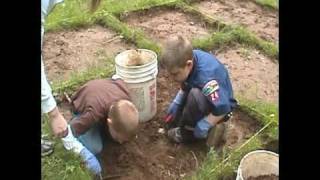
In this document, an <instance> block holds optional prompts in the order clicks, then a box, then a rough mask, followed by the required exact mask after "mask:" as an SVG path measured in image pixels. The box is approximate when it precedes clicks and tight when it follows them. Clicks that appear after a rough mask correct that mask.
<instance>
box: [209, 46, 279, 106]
mask: <svg viewBox="0 0 320 180" xmlns="http://www.w3.org/2000/svg"><path fill="white" fill-rule="evenodd" d="M215 55H216V57H217V58H218V59H219V60H220V61H221V62H222V63H223V64H224V65H225V66H226V68H227V69H228V71H229V75H230V78H231V82H232V88H233V90H234V92H235V94H236V95H241V96H243V97H246V98H247V99H251V100H262V101H264V102H270V103H276V104H277V103H278V97H279V95H278V94H279V64H278V62H276V61H273V60H272V59H270V58H268V57H266V56H264V55H263V54H261V53H260V52H259V51H257V50H254V49H244V48H240V47H235V48H229V49H226V50H223V51H220V52H217V53H216V54H215Z"/></svg>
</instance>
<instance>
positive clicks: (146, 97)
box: [115, 49, 158, 122]
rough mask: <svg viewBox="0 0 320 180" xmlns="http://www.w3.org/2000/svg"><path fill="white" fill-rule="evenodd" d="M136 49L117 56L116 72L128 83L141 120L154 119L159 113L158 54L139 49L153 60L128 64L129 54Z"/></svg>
mask: <svg viewBox="0 0 320 180" xmlns="http://www.w3.org/2000/svg"><path fill="white" fill-rule="evenodd" d="M132 51H135V50H126V51H123V52H121V53H120V54H118V55H117V56H116V57H115V64H116V74H117V75H118V76H119V77H121V79H123V80H124V82H126V83H127V86H128V89H129V93H130V96H131V98H132V101H133V104H135V106H136V107H137V109H138V111H139V117H140V118H139V120H140V122H146V121H149V120H150V119H152V118H153V117H154V116H155V114H156V113H157V99H156V95H157V80H156V79H157V74H158V61H157V54H156V53H155V52H153V51H151V50H147V49H138V51H139V52H141V53H144V54H145V55H148V56H150V58H151V60H150V61H148V62H147V63H146V64H143V65H139V66H127V65H126V62H127V61H128V55H129V54H130V53H132Z"/></svg>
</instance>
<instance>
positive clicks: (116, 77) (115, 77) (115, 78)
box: [111, 74, 121, 80]
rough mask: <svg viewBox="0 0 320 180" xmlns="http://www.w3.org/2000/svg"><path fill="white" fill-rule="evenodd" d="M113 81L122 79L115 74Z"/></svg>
mask: <svg viewBox="0 0 320 180" xmlns="http://www.w3.org/2000/svg"><path fill="white" fill-rule="evenodd" d="M111 79H113V80H117V79H121V77H120V76H119V75H118V74H114V75H113V76H112V77H111Z"/></svg>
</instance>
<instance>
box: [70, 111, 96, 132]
mask: <svg viewBox="0 0 320 180" xmlns="http://www.w3.org/2000/svg"><path fill="white" fill-rule="evenodd" d="M96 119H97V118H96V117H95V115H94V113H93V112H92V111H90V110H88V111H86V112H85V113H82V114H81V115H80V116H78V117H76V119H73V120H72V121H71V122H70V126H71V129H72V131H73V135H74V136H75V137H78V136H80V135H82V134H83V133H85V132H86V131H87V130H89V129H90V128H91V126H92V125H93V124H94V123H95V122H96Z"/></svg>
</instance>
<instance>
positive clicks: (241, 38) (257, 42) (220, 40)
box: [192, 26, 278, 59]
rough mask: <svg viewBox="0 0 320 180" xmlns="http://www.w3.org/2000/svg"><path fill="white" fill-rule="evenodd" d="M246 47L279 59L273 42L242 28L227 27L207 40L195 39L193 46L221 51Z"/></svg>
mask: <svg viewBox="0 0 320 180" xmlns="http://www.w3.org/2000/svg"><path fill="white" fill-rule="evenodd" d="M237 43H238V44H241V45H246V46H249V47H252V48H256V49H258V50H260V51H262V52H263V53H264V54H265V55H267V56H269V57H271V58H276V59H278V47H277V46H276V45H274V44H273V43H272V42H268V41H265V40H262V39H260V38H258V37H256V36H255V35H254V34H252V33H250V32H249V31H248V30H246V28H243V27H240V26H234V27H229V26H226V27H224V28H223V29H221V30H220V31H217V32H215V33H213V34H211V35H210V36H208V37H207V38H201V39H195V40H193V42H192V44H193V46H194V47H195V48H201V49H204V50H212V49H219V48H223V47H227V46H232V45H235V44H237Z"/></svg>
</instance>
